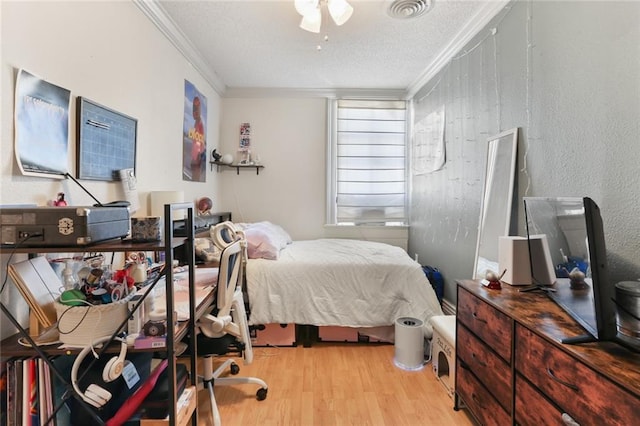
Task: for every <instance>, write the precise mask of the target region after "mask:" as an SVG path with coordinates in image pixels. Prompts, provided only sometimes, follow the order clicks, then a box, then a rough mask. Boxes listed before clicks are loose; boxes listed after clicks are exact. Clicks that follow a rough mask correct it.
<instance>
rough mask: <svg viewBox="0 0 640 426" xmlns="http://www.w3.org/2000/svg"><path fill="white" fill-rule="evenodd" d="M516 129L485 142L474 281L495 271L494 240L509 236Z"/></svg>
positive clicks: (516, 141)
mask: <svg viewBox="0 0 640 426" xmlns="http://www.w3.org/2000/svg"><path fill="white" fill-rule="evenodd" d="M517 146H518V128H515V129H511V130H507V131H505V132H502V133H500V134H498V135H496V136H492V137H490V138H489V139H488V145H487V167H486V170H485V177H484V189H483V195H482V203H481V204H480V222H479V225H478V242H477V244H476V258H475V265H474V268H473V277H474V278H484V277H485V275H486V272H487V270H491V271H494V272H496V273H498V274H499V273H500V271H498V237H500V236H503V235H509V229H510V226H511V216H512V212H513V192H514V181H515V171H516V159H517V157H516V152H517Z"/></svg>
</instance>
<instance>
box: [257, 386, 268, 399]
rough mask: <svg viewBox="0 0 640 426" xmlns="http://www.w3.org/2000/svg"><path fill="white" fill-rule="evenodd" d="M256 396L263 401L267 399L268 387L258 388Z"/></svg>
mask: <svg viewBox="0 0 640 426" xmlns="http://www.w3.org/2000/svg"><path fill="white" fill-rule="evenodd" d="M256 398H257V399H258V401H263V400H265V399H267V389H265V388H260V389H258V391H257V392H256Z"/></svg>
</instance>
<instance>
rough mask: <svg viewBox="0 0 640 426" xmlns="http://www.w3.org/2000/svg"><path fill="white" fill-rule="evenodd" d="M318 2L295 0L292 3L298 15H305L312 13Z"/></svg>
mask: <svg viewBox="0 0 640 426" xmlns="http://www.w3.org/2000/svg"><path fill="white" fill-rule="evenodd" d="M319 3H320V0H295V1H294V3H293V5H294V6H295V8H296V11H297V12H298V13H299V14H300V15H302V16H306V15H307V14H308V13H312V12H313V11H314V10H315V9H317V8H318V4H319Z"/></svg>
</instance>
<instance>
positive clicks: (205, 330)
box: [197, 222, 268, 426]
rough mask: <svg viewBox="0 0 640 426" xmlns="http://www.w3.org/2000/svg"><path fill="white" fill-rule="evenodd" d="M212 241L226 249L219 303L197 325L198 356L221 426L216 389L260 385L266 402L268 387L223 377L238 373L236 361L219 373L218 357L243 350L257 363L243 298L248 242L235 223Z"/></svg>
mask: <svg viewBox="0 0 640 426" xmlns="http://www.w3.org/2000/svg"><path fill="white" fill-rule="evenodd" d="M211 234H212V239H213V240H214V243H215V244H216V245H217V246H218V247H219V248H220V249H221V250H222V254H221V256H220V269H219V272H218V288H217V297H216V302H215V304H214V305H213V307H212V311H211V312H210V313H209V314H205V315H203V316H202V317H201V318H200V319H199V320H198V323H197V326H198V328H199V330H200V332H201V333H200V334H198V336H197V338H198V356H202V357H203V382H204V384H205V385H206V386H207V388H208V389H209V396H210V399H211V415H212V417H213V425H214V426H218V425H220V423H221V422H220V413H219V412H218V407H217V404H216V399H215V395H214V387H215V386H228V385H237V384H247V383H251V384H256V385H259V386H260V389H258V391H257V392H256V398H257V399H258V400H259V401H262V400H263V399H265V398H266V397H267V389H268V388H267V384H266V383H265V382H264V381H263V380H261V379H259V378H256V377H220V376H221V375H222V374H223V372H224V371H226V369H227V368H229V369H230V372H231V374H232V375H234V376H235V375H236V374H238V372H239V371H240V367H239V366H238V364H236V362H235V361H234V360H233V359H227V360H225V361H224V362H223V363H222V365H220V366H219V367H218V368H216V369H215V370H214V369H213V358H214V356H219V355H225V354H227V353H228V352H230V351H234V350H239V351H240V352H241V353H242V356H243V359H244V364H250V363H251V362H252V361H253V350H252V347H251V338H250V336H249V326H248V324H247V313H246V310H245V307H244V300H243V296H242V271H243V268H242V263H243V261H244V258H245V253H246V239H245V237H244V233H243V232H242V231H238V230H237V229H236V228H235V226H234V225H233V223H231V222H223V223H221V224H218V225H216V226H215V227H214V228H213V229H212V232H211Z"/></svg>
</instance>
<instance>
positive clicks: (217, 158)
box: [211, 149, 222, 161]
mask: <svg viewBox="0 0 640 426" xmlns="http://www.w3.org/2000/svg"><path fill="white" fill-rule="evenodd" d="M211 158H213V161H220V159H221V158H222V155H220V154H218V153H217V152H216V150H215V149H214V150H213V151H211Z"/></svg>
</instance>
